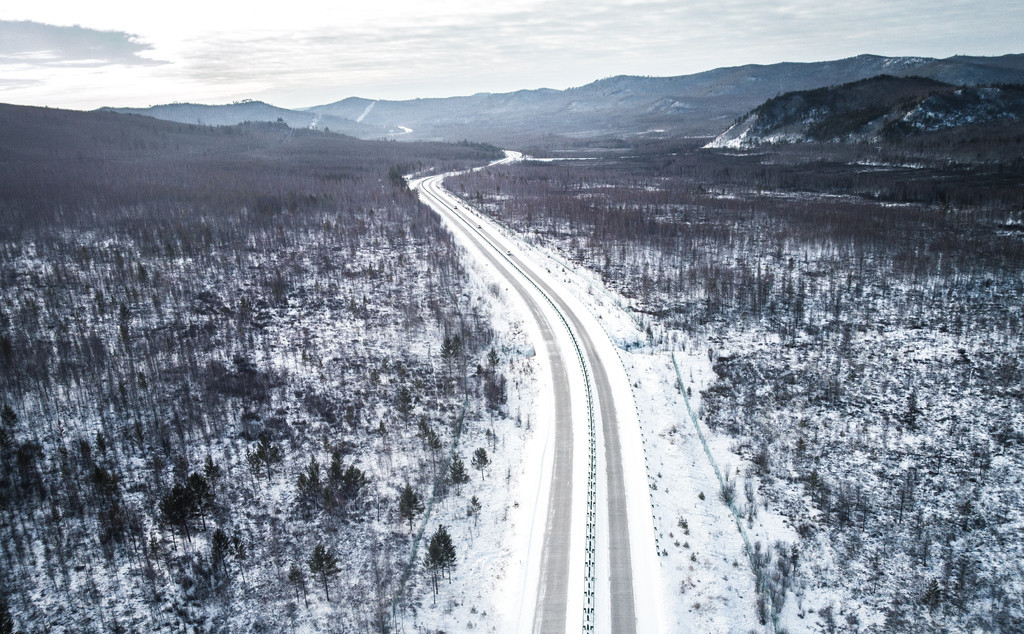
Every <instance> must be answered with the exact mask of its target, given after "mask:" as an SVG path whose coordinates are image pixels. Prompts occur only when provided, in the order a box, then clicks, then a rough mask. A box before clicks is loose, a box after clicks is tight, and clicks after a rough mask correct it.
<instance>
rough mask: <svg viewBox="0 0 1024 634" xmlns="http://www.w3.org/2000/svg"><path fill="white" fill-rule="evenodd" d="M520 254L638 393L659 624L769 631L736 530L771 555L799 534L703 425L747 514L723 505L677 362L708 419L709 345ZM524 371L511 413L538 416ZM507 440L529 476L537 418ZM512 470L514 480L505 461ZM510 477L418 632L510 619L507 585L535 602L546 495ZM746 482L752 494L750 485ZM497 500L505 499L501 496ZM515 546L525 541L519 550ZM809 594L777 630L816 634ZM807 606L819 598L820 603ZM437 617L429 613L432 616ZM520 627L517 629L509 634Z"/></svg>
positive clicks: (528, 371)
mask: <svg viewBox="0 0 1024 634" xmlns="http://www.w3.org/2000/svg"><path fill="white" fill-rule="evenodd" d="M509 237H512V236H509ZM521 248H524V249H526V250H528V253H527V254H526V255H527V257H529V258H531V259H532V260H533V261H534V262H544V263H545V264H544V265H543V266H545V268H547V269H548V271H549V273H550V274H552V275H553V276H554V277H556V278H558V279H559V281H560V282H561V283H562V285H563V286H565V287H567V288H571V289H573V291H574V293H575V295H576V298H577V299H578V300H579V301H580V302H582V303H583V304H585V305H586V306H587V307H588V309H589V310H590V311H592V313H593V314H594V315H595V316H596V317H597V319H598V320H599V321H600V323H601V325H602V326H603V328H604V330H605V332H606V333H607V334H608V336H609V337H610V338H611V340H612V341H614V342H615V344H616V346H617V348H618V354H619V356H620V358H621V360H622V363H623V366H624V368H625V370H626V372H627V373H628V375H629V380H630V383H631V384H632V386H633V392H634V397H635V401H636V404H637V409H638V414H639V417H640V422H641V426H642V434H643V437H644V452H645V454H646V460H647V464H648V472H649V479H650V500H652V503H653V508H652V513H653V517H654V521H655V530H656V535H657V543H658V548H659V549H660V556H659V557H658V559H657V562H658V563H657V565H658V566H659V568H660V570H659V571H658V572H659V574H658V575H656V578H658V579H659V580H660V588H659V590H660V601H658V603H659V604H660V605H661V606H663V616H662V620H663V623H662V626H661V628H659V629H663V631H671V632H747V631H758V630H762V629H764V628H765V627H766V626H763V625H761V624H760V623H759V621H758V611H757V592H756V590H755V584H756V580H755V576H754V574H753V573H752V570H751V564H750V559H749V555H748V551H747V550H746V547H745V545H744V536H743V535H742V534H741V529H740V527H739V524H742V530H743V532H744V533H745V534H746V538H747V539H748V540H749V543H750V544H751V548H757V549H763V550H765V551H767V550H770V549H771V548H772V546H773V545H774V544H775V543H776V542H780V541H781V542H785V543H794V542H796V541H797V537H796V534H795V531H794V530H793V529H792V528H791V527H790V526H788V525H787V523H786V521H785V520H784V519H783V517H782V516H781V515H780V514H778V513H776V512H773V511H772V510H771V509H770V508H767V507H766V506H765V502H764V501H763V500H761V498H760V497H759V496H758V493H757V492H758V482H757V478H756V476H754V475H752V474H753V469H751V468H750V465H749V464H747V463H746V462H745V461H744V460H743V459H741V458H740V457H739V456H738V455H737V454H736V453H734V452H733V451H731V450H730V442H731V441H730V439H728V438H726V437H720V436H716V435H715V434H712V433H710V432H709V431H708V430H706V429H704V430H703V431H704V434H705V437H706V438H707V441H708V449H709V450H710V453H711V457H712V458H713V460H714V462H715V463H717V465H718V467H719V469H720V471H721V473H722V474H723V476H724V475H726V474H727V475H728V477H729V478H730V479H732V480H733V481H734V482H735V483H736V490H737V491H738V493H737V502H736V504H735V506H734V508H737V509H738V510H739V512H740V514H741V515H742V516H743V519H742V520H741V521H738V520H737V518H736V516H734V514H733V512H732V511H730V509H729V507H727V506H726V505H725V504H724V503H723V502H722V500H721V499H720V495H719V490H720V488H721V487H720V484H719V479H718V476H717V475H716V473H715V468H714V467H713V466H712V461H711V460H709V457H708V455H707V453H706V452H705V449H704V447H703V446H702V443H701V442H700V438H699V437H698V434H697V431H696V429H695V426H694V422H693V420H692V419H691V418H690V415H689V413H688V412H689V411H690V410H688V408H687V403H686V399H685V397H684V394H683V392H682V391H681V389H680V388H679V384H678V381H677V378H676V369H675V367H674V365H673V356H674V357H675V360H676V363H677V364H678V368H679V373H680V378H681V379H682V383H683V385H684V386H685V388H687V389H688V390H689V399H690V404H689V405H690V408H692V411H693V412H695V413H699V412H700V410H701V399H700V392H701V390H703V389H704V388H706V387H708V386H709V385H710V384H711V383H712V382H713V381H714V378H715V377H714V373H713V372H712V370H711V363H710V361H709V355H708V350H707V347H706V345H699V344H697V343H695V342H694V341H691V340H689V339H687V338H685V337H684V336H682V335H680V334H679V333H666V332H662V331H659V330H658V329H657V328H656V327H655V328H654V329H653V331H652V332H650V333H649V334H648V333H647V332H645V330H646V328H647V326H648V324H647V323H646V322H643V321H640V320H638V319H637V318H636V317H635V315H634V314H633V313H632V312H631V311H629V310H628V309H627V308H625V302H624V301H623V300H622V299H621V297H619V296H617V295H616V294H614V293H613V292H610V291H609V290H607V289H605V288H604V286H603V284H602V283H601V281H600V280H599V279H598V278H597V277H596V276H595V275H593V274H592V273H590V272H588V271H585V270H581V269H579V268H577V267H574V266H572V265H570V264H568V263H567V262H566V261H565V260H563V259H561V258H559V257H557V256H556V255H552V254H551V253H548V252H546V251H544V250H542V249H538V248H536V247H533V246H526V245H522V246H521ZM472 271H473V277H474V279H476V280H477V283H479V284H481V285H482V286H487V285H488V284H489V283H491V282H490V281H489V280H488V278H487V274H488V273H487V271H486V270H482V269H481V267H479V266H473V267H472ZM495 302H496V305H495V309H496V310H495V311H494V314H505V315H509V314H512V311H509V310H507V309H509V308H512V309H515V308H516V307H515V306H514V303H513V304H511V305H510V304H509V303H508V299H507V298H505V297H504V295H503V294H499V295H498V297H495ZM500 302H504V304H501V303H500ZM503 309H506V310H503ZM520 314H521V313H520ZM513 324H514V326H513ZM510 326H511V327H510ZM496 329H497V330H498V332H504V333H509V335H511V336H512V337H513V338H510V339H509V342H510V344H509V345H512V346H527V347H528V346H529V343H528V341H529V333H528V328H524V327H523V325H522V323H520V322H510V323H509V324H504V325H501V324H499V325H497V326H496ZM509 335H504V336H509ZM516 372H517V373H518V372H522V374H517V379H516V380H515V381H514V384H515V385H516V389H513V390H510V399H512V398H514V399H515V403H516V405H515V406H514V407H513V406H512V405H511V402H512V401H511V400H510V411H515V409H518V410H519V417H520V418H524V419H525V420H526V421H529V420H530V419H531V418H535V416H536V409H533V410H532V412H531V408H530V403H531V402H532V401H533V399H535V398H536V396H537V395H538V394H539V393H543V385H542V382H540V383H539V382H538V381H537V380H536V378H537V377H536V375H537V370H536V368H535V364H532V362H531V361H525V362H524V363H521V364H517V369H516ZM513 395H514V396H513ZM698 420H699V416H698ZM538 435H539V434H538ZM510 439H511V441H510ZM505 442H506V445H505V446H506V447H508V449H503V451H502V458H503V459H507V460H508V461H509V463H512V464H518V465H521V467H522V469H521V470H520V471H519V475H522V476H526V475H528V474H530V473H531V468H532V467H534V466H536V464H537V461H536V454H534V455H532V456H531V453H530V452H531V451H537V450H539V449H540V447H541V443H540V442H538V438H537V437H534V438H532V439H531V438H530V425H529V424H528V422H527V423H526V424H524V425H523V426H522V427H517V428H515V429H514V431H510V432H507V433H506V438H505ZM506 464H508V463H506ZM505 473H506V474H508V473H509V471H508V467H507V466H506V467H505ZM512 475H513V478H512V479H511V480H510V481H509V482H508V483H506V484H502V487H503V488H504V489H505V498H504V499H505V503H504V506H503V508H501V509H494V510H493V513H492V515H491V524H492V528H490V529H487V528H484V527H483V523H484V520H485V518H484V517H481V518H480V525H479V526H478V527H477V528H476V529H471V528H470V529H467V530H466V531H465V533H464V537H463V539H464V544H465V547H466V548H467V551H466V552H472V555H470V556H471V557H473V558H474V563H473V565H472V566H471V567H466V568H463V569H461V570H460V571H458V572H456V573H455V574H454V575H453V583H452V587H451V597H452V598H450V599H449V600H448V601H447V602H446V603H445V604H444V605H443V606H441V605H440V603H439V610H432V611H429V612H428V611H425V612H424V613H423V614H421V615H420V624H421V625H422V624H429V627H437V628H441V629H445V628H448V629H460V628H464V627H468V625H469V623H470V622H473V623H474V625H475V626H480V624H481V623H482V621H483V619H482V618H481V617H480V616H478V615H480V614H482V613H483V612H485V611H486V612H487V613H488V614H495V613H498V614H503V616H507V610H506V611H503V610H502V608H501V607H500V604H502V603H504V604H505V605H508V604H509V602H510V601H509V597H510V596H514V595H512V594H509V591H510V589H514V588H515V587H516V586H517V585H518V584H520V583H524V582H525V584H524V585H523V586H520V587H523V588H524V591H523V592H522V594H520V595H519V596H523V597H531V596H535V589H534V588H532V587H531V586H530V584H529V583H528V582H529V580H528V579H525V573H524V571H523V570H522V562H523V560H524V556H525V552H526V551H524V550H523V549H522V548H523V546H522V545H523V544H524V543H525V541H524V533H525V532H526V531H527V529H526V527H525V526H524V524H527V523H528V522H525V521H524V520H525V518H524V517H523V516H524V515H525V514H524V513H521V512H519V511H520V508H517V502H518V500H519V499H522V496H524V495H529V494H530V492H531V491H535V490H537V489H534V488H533V486H532V485H533V482H536V480H533V481H531V482H530V483H529V484H528V485H527V486H524V483H523V482H521V481H519V480H518V478H516V477H514V476H515V475H516V473H515V471H514V470H513V471H512ZM489 482H490V483H491V484H490V485H488V486H494V478H492V479H491V480H490V481H489ZM747 482H749V483H750V485H751V487H752V488H749V489H748V487H747V486H745V485H746V483H747ZM746 490H749V491H751V492H752V497H748V496H749V495H750V494H748V493H745V491H746ZM489 495H491V496H494V495H500V493H499V492H493V491H492V492H490V493H489ZM643 497H646V496H643ZM518 506H519V507H521V506H522V505H518ZM444 512H450V513H453V514H454V515H458V514H459V513H460V512H461V509H450V510H445V509H442V513H444ZM452 517H454V516H452ZM445 521H447V520H445ZM453 521H454V520H453ZM474 530H475V531H476V532H474ZM484 535H487V536H488V537H489V538H490V541H489V543H490V544H491V546H481V545H479V543H480V541H482V537H483V536H484ZM498 543H501V544H504V545H505V546H503V547H502V548H501V549H498V548H496V547H494V546H493V544H498ZM515 544H519V546H518V548H517V547H516V546H515ZM517 566H518V567H519V569H518V570H517ZM804 592H805V591H803V590H802V589H800V588H799V587H798V588H797V590H796V591H794V592H791V593H790V594H791V595H793V596H790V597H789V601H787V604H786V607H785V608H784V609H783V611H782V613H781V616H780V621H779V623H778V625H779V627H780V628H784V629H786V630H787V631H811V630H813V629H814V623H813V620H811V619H804V618H801V617H800V616H798V615H797V612H798V611H799V612H803V611H804V610H803V609H798V606H801V607H802V606H803V603H804V602H805V600H806V598H805V597H804V596H803V594H804ZM488 596H491V597H494V598H497V597H501V598H502V599H503V601H493V599H492V601H493V602H492V603H491V607H490V609H489V610H488V609H487V608H485V607H481V606H485V605H486V604H487V597H488ZM810 601H811V602H813V597H812V598H811V600H810ZM428 613H429V614H430V617H429V618H428V617H427V616H426V615H427V614H428ZM474 617H476V618H475V620H474ZM501 622H502V623H505V624H510V623H512V621H510V620H508V619H507V618H502V619H501ZM513 629H514V628H513V627H508V628H507V631H512V630H513ZM498 630H499V631H506V628H502V627H499V628H498Z"/></svg>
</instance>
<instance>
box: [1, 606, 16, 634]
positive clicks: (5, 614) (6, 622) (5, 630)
mask: <svg viewBox="0 0 1024 634" xmlns="http://www.w3.org/2000/svg"><path fill="white" fill-rule="evenodd" d="M0 634H14V617H12V616H11V610H10V608H8V607H7V599H6V598H4V597H0Z"/></svg>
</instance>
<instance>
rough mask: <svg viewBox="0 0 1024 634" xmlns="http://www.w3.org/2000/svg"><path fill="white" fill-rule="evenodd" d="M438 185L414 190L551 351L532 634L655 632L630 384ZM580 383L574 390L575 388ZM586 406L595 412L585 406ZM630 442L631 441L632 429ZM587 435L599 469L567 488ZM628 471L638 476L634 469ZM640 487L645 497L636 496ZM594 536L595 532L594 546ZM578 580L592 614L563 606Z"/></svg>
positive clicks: (560, 298)
mask: <svg viewBox="0 0 1024 634" xmlns="http://www.w3.org/2000/svg"><path fill="white" fill-rule="evenodd" d="M511 159H514V157H512V156H510V159H507V160H511ZM443 178H444V176H443V175H442V176H435V177H429V178H425V179H421V180H419V181H416V182H415V186H417V187H418V188H419V190H420V192H421V197H422V199H423V200H424V201H425V202H427V203H428V204H429V205H430V206H431V207H432V208H434V209H435V210H436V211H438V213H440V214H441V215H442V216H444V217H445V218H446V219H447V220H448V221H449V222H450V223H451V224H452V225H453V226H454V227H455V228H457V229H459V230H461V231H460V232H461V233H462V234H464V235H465V237H466V238H468V239H469V241H470V242H471V243H472V244H473V245H474V246H475V247H476V250H477V251H478V252H479V253H481V254H482V255H483V257H484V259H485V260H486V261H488V262H490V264H491V265H492V266H494V268H495V269H496V270H497V271H498V272H499V274H500V275H501V276H502V277H504V278H505V279H506V280H507V281H508V282H509V284H510V286H511V287H512V288H514V289H515V290H516V292H517V293H518V294H519V295H520V296H522V298H523V299H524V301H525V303H526V305H527V308H528V310H529V311H530V312H531V314H532V315H533V317H534V319H535V320H536V322H537V324H538V326H539V327H540V331H541V333H542V336H543V337H544V340H545V347H546V349H547V350H548V353H549V361H550V366H551V369H552V382H553V386H554V392H555V394H554V398H555V433H554V436H555V438H554V440H555V447H554V454H553V455H554V459H553V463H552V470H553V471H552V478H551V480H550V482H551V486H550V492H549V494H548V496H547V497H548V502H547V507H548V508H547V511H546V514H545V517H546V521H545V535H544V540H543V547H542V549H541V554H540V564H539V566H540V579H539V583H538V596H537V602H536V609H535V611H534V618H533V619H532V624H531V625H529V627H530V628H531V629H532V631H534V632H544V633H547V632H565V631H567V630H569V631H581V630H582V631H584V632H587V631H595V627H594V625H595V623H596V624H597V625H598V626H599V627H598V628H597V629H600V630H607V631H610V632H615V633H616V634H618V633H632V632H637V631H654V630H656V629H660V628H658V627H657V626H656V624H657V622H658V618H657V617H656V616H654V617H652V616H650V615H648V616H647V617H644V615H638V614H637V598H636V597H637V596H643V597H644V600H645V604H646V605H649V606H650V607H651V608H653V609H654V610H655V611H656V610H657V607H656V605H657V601H656V600H653V597H651V596H644V595H642V594H638V592H637V589H638V587H639V588H641V591H642V592H645V593H648V594H650V591H651V590H653V588H652V585H654V584H653V582H652V580H650V579H647V580H646V581H642V582H639V583H635V581H639V580H635V579H634V576H635V575H636V574H637V573H638V572H639V573H640V574H645V573H649V571H650V560H651V558H650V556H649V554H650V551H653V549H654V543H653V524H651V525H649V526H644V528H645V529H647V530H646V531H644V530H641V531H635V533H636V534H633V535H631V534H630V525H631V519H632V523H634V524H637V523H640V524H642V523H643V522H637V520H636V519H635V518H636V517H637V515H639V514H642V513H646V515H647V516H646V520H647V522H648V523H649V522H650V508H649V506H647V507H644V505H643V503H642V502H643V501H644V500H646V502H645V503H646V504H648V505H649V501H650V497H649V492H648V490H647V488H646V473H644V474H642V478H640V477H638V475H637V474H636V473H631V474H630V475H629V477H627V475H626V469H625V467H626V466H627V465H626V464H625V461H624V458H623V450H622V445H623V443H622V441H621V439H620V428H622V426H623V425H633V426H636V424H637V423H636V419H635V416H636V413H635V412H636V410H635V407H634V405H633V402H632V395H631V393H630V391H629V389H628V384H627V385H626V386H625V388H624V389H623V386H620V389H618V390H616V389H615V383H616V382H623V381H627V380H626V379H625V374H624V371H622V369H621V363H620V362H619V360H618V357H617V356H616V355H615V352H614V349H613V348H611V346H610V343H609V341H608V338H607V336H606V335H605V334H604V333H603V331H601V327H600V326H599V325H598V323H597V322H596V320H595V319H594V318H593V316H592V315H590V314H589V313H587V312H586V309H585V308H582V307H581V306H580V305H579V303H578V302H576V301H574V300H573V299H572V298H571V296H570V295H569V294H568V292H567V291H566V290H565V289H563V288H562V287H561V285H560V284H559V283H557V282H554V281H553V279H552V278H551V276H550V275H549V274H547V273H546V272H545V271H544V270H543V269H542V268H541V267H540V266H538V265H537V264H535V263H533V262H531V261H530V260H529V259H528V258H524V257H522V256H520V255H519V250H518V249H515V248H514V246H513V242H511V241H510V240H509V238H507V237H505V236H503V235H501V233H500V232H499V231H498V229H497V227H495V226H493V225H492V224H491V223H490V222H488V221H485V220H482V219H481V218H480V217H478V216H477V215H475V212H473V211H471V210H470V209H469V208H468V206H467V205H466V204H465V203H464V202H462V201H460V200H458V199H457V198H455V197H454V196H453V195H451V194H450V193H448V192H447V191H446V190H444V189H443V187H442V180H443ZM510 247H511V248H510ZM513 249H514V250H513ZM559 328H563V329H568V331H569V333H570V337H571V338H572V346H571V347H572V348H573V349H566V348H567V346H566V345H565V344H564V343H562V345H561V346H560V345H559V344H558V341H557V339H558V337H556V331H557V329H559ZM563 338H564V337H563ZM602 338H603V340H602ZM614 364H617V365H618V368H613V369H617V370H618V371H617V372H609V368H608V367H606V366H609V365H614ZM575 366H579V367H575ZM570 372H576V373H577V374H578V373H579V372H582V373H583V376H584V377H587V378H586V379H585V381H586V382H585V384H586V385H589V386H590V388H591V389H588V390H587V395H586V396H587V398H586V399H581V398H580V397H579V395H577V398H576V399H575V403H577V404H578V403H580V402H586V403H588V406H587V407H583V408H581V407H579V406H578V405H577V406H576V407H575V408H574V406H573V405H574V399H573V398H571V397H570V395H569V390H570V389H572V388H573V386H574V382H573V381H571V380H570V378H569V375H570ZM579 383H580V382H579V381H577V382H575V384H576V385H578V384H579ZM624 394H625V395H628V397H627V396H624ZM591 398H592V403H593V406H591V405H589V403H590V402H591V401H590V399H591ZM624 401H628V402H624ZM595 406H596V407H595ZM581 410H586V411H581ZM585 416H589V417H590V418H591V421H590V424H591V425H593V424H595V423H596V424H597V428H596V429H594V430H593V433H588V429H587V424H588V421H586V420H581V418H582V417H585ZM631 416H632V417H633V418H631ZM635 435H636V438H637V441H638V439H639V430H638V428H637V430H636V434H635ZM588 437H589V438H590V439H591V446H593V444H594V438H596V439H597V443H596V444H597V446H598V447H600V448H603V453H602V454H601V456H602V458H603V460H602V461H601V463H600V464H601V465H602V466H603V467H604V469H603V471H601V472H600V473H595V472H593V469H594V467H593V466H592V467H591V469H592V472H591V475H590V477H589V481H588V482H586V483H584V482H574V481H573V478H572V475H573V470H574V464H573V454H574V449H575V451H576V452H577V453H576V455H577V456H580V455H581V454H580V453H579V452H580V446H582V445H580V446H576V447H575V448H574V446H573V443H574V442H576V443H586V442H587V439H588ZM632 440H633V436H629V437H628V438H627V444H628V442H630V441H632ZM634 453H635V452H634ZM584 455H585V454H584ZM590 455H591V464H592V465H596V464H598V463H597V461H595V460H594V459H593V454H590ZM633 457H634V458H635V455H634V456H633ZM641 459H642V449H641ZM633 462H636V461H635V460H633ZM630 464H632V463H630ZM640 464H641V465H642V462H641V463H640ZM576 468H577V471H576V473H577V474H578V473H580V471H579V468H580V466H579V465H576ZM632 468H633V469H634V471H635V467H632ZM593 481H596V482H594V483H592V482H593ZM627 482H629V483H630V485H631V487H632V490H633V491H634V495H633V499H632V500H630V499H629V496H627ZM574 485H575V486H574ZM640 487H642V490H639V491H638V490H637V489H639V488H640ZM595 490H596V491H600V492H601V493H602V495H601V497H600V498H598V499H596V505H597V506H598V507H601V508H600V513H598V514H597V515H596V517H592V516H591V515H589V514H588V515H587V516H586V518H582V517H577V518H576V525H575V526H573V514H572V512H571V510H570V509H571V508H572V507H573V497H572V496H588V497H595V498H596V494H595ZM598 520H600V521H598ZM591 524H593V525H594V526H593V528H592V527H591V526H590V525H591ZM595 529H596V530H597V532H598V535H597V539H596V540H595V539H594V530H595ZM573 531H578V532H587V535H586V538H581V535H579V534H577V538H578V539H579V541H578V542H577V543H578V544H587V545H592V544H594V543H596V544H597V547H598V548H600V549H601V552H600V553H599V554H598V555H597V556H596V561H597V566H596V569H595V568H594V567H593V565H592V564H593V560H592V559H588V558H585V557H582V556H579V554H578V553H577V554H575V559H574V554H573V553H571V552H570V549H571V548H572V546H573V539H572V537H573ZM638 547H639V548H641V549H646V550H643V552H642V553H641V556H640V557H639V558H637V557H635V555H634V551H635V550H637V548H638ZM583 561H586V562H587V563H586V565H585V566H580V567H579V568H578V569H573V566H572V562H577V563H576V565H579V562H583ZM638 565H639V566H640V567H638ZM644 565H648V568H644V567H643V566H644ZM655 566H656V564H655ZM578 575H584V576H585V577H587V578H588V581H593V580H595V579H596V580H597V582H598V583H596V588H597V596H596V605H597V609H596V610H595V609H589V608H588V606H593V605H594V601H595V597H594V596H593V595H591V596H590V597H589V598H584V599H583V600H582V602H581V601H579V600H576V601H574V602H573V601H570V596H569V594H568V593H569V592H570V588H571V587H573V588H576V589H578V590H577V591H582V592H584V594H585V593H586V591H587V590H588V589H590V590H591V591H592V590H593V588H594V586H593V585H591V584H590V583H588V582H587V581H585V582H584V584H583V585H582V586H581V585H579V584H577V585H575V586H573V584H571V583H570V581H571V580H572V579H573V578H575V579H578V578H579V577H578ZM647 576H652V575H650V574H647ZM577 599H578V598H577ZM524 600H526V598H525V597H524ZM652 602H653V603H652ZM571 603H572V604H575V605H582V606H583V610H582V612H583V615H579V614H567V612H566V610H567V607H566V606H567V605H569V604H571ZM638 617H639V618H638ZM638 623H640V625H639V627H638ZM520 625H521V627H520V629H521V630H524V631H525V629H526V624H520Z"/></svg>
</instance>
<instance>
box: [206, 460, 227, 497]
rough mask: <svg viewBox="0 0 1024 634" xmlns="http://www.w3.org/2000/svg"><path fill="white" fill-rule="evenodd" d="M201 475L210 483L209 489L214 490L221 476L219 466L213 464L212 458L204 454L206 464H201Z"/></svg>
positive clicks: (221, 472)
mask: <svg viewBox="0 0 1024 634" xmlns="http://www.w3.org/2000/svg"><path fill="white" fill-rule="evenodd" d="M203 475H204V476H206V481H207V482H209V483H210V489H211V490H212V489H214V488H215V487H216V486H217V482H218V481H219V480H220V477H221V475H223V470H222V469H221V468H220V465H218V464H214V462H213V456H211V455H210V454H206V462H205V463H203Z"/></svg>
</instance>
